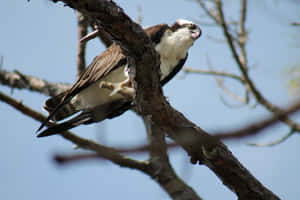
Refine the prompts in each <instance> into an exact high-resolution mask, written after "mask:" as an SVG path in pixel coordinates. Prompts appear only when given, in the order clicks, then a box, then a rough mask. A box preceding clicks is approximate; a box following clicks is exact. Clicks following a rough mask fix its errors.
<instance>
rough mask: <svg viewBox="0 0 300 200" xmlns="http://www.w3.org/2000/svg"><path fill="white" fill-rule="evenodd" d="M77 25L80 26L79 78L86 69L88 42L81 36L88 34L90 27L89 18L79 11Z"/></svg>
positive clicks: (78, 49) (78, 47)
mask: <svg viewBox="0 0 300 200" xmlns="http://www.w3.org/2000/svg"><path fill="white" fill-rule="evenodd" d="M77 26H78V40H77V57H76V60H77V79H78V78H79V77H80V76H81V74H82V73H83V72H84V70H85V66H86V64H85V49H86V42H85V41H83V42H81V41H80V40H81V38H83V37H84V36H85V35H86V34H87V29H88V21H87V19H86V18H85V17H84V16H83V15H82V14H81V13H80V12H77Z"/></svg>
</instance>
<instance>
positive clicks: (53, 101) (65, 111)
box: [43, 92, 79, 121]
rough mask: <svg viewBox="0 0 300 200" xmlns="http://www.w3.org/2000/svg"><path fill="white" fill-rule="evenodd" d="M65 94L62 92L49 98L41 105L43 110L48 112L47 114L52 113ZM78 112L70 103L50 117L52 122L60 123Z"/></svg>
mask: <svg viewBox="0 0 300 200" xmlns="http://www.w3.org/2000/svg"><path fill="white" fill-rule="evenodd" d="M65 93H66V92H62V93H60V94H59V95H57V96H54V97H51V98H49V99H48V100H47V101H46V102H45V104H44V105H43V108H44V109H45V110H46V111H48V113H52V112H53V111H54V110H55V108H56V107H57V105H59V104H60V103H61V101H62V100H63V98H64V96H65ZM78 111H79V110H76V108H75V106H74V105H73V104H71V103H67V104H66V105H64V106H63V107H62V108H61V109H59V110H58V111H57V112H56V113H55V115H54V116H53V117H52V120H53V121H60V120H63V119H65V118H67V117H69V116H71V115H73V114H74V113H76V112H78Z"/></svg>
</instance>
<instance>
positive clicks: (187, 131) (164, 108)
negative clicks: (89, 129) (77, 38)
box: [55, 0, 278, 199]
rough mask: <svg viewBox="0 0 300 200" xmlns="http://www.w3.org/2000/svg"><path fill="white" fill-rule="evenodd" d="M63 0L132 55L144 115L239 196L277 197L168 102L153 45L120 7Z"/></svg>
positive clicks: (85, 0) (138, 100)
mask: <svg viewBox="0 0 300 200" xmlns="http://www.w3.org/2000/svg"><path fill="white" fill-rule="evenodd" d="M55 1H56V0H55ZM62 1H63V2H65V3H67V5H69V6H71V7H72V8H74V9H77V10H79V11H80V12H82V13H83V14H85V15H87V16H89V17H90V19H91V20H94V21H95V23H96V24H98V25H99V26H103V28H104V30H105V31H106V32H108V33H110V34H111V35H112V37H113V38H114V39H115V40H116V41H118V42H121V46H122V47H123V49H124V50H125V52H126V53H127V55H130V57H129V59H130V62H131V64H135V65H134V66H136V78H135V80H136V82H137V84H136V91H137V97H136V104H137V108H138V111H139V113H140V114H141V115H143V116H146V117H148V118H149V119H150V120H151V121H153V123H154V124H155V125H156V126H158V127H160V128H161V129H162V130H163V131H165V132H167V133H168V135H169V136H170V137H171V138H172V139H173V140H175V141H176V143H178V144H181V145H182V146H183V148H184V149H185V150H186V151H187V152H188V153H189V154H190V155H191V156H192V159H193V161H195V160H199V161H201V162H202V163H204V164H205V165H207V166H208V167H209V168H210V169H211V170H213V171H214V172H215V174H216V175H217V176H218V177H219V178H220V179H222V181H223V183H224V184H225V185H227V186H228V187H229V188H230V189H232V191H233V192H235V193H236V194H237V195H238V196H239V198H240V199H278V197H276V196H275V195H274V194H273V193H272V192H270V191H269V190H268V189H266V188H265V187H264V186H263V185H262V184H261V183H259V181H258V180H256V179H255V178H254V177H253V176H252V175H251V174H250V173H249V171H248V170H247V169H245V168H244V167H243V166H242V165H241V164H240V163H239V161H238V160H237V159H236V158H234V157H233V155H232V154H231V152H230V151H229V150H228V149H227V148H226V147H225V146H224V145H223V144H221V143H219V142H217V143H214V141H209V139H210V138H211V137H209V136H208V134H207V133H205V132H204V131H203V130H202V129H200V128H199V127H197V126H196V125H195V124H193V123H192V122H190V121H189V120H187V119H186V118H185V117H184V116H183V115H182V114H181V113H179V112H178V111H176V110H174V109H173V108H172V107H171V106H170V105H169V103H168V102H167V101H166V100H165V98H164V97H163V95H162V90H161V87H160V84H159V78H158V71H159V70H158V69H159V58H158V55H157V53H156V52H155V50H154V48H153V44H152V43H151V41H150V39H149V38H148V37H147V36H146V34H145V33H144V31H143V30H142V28H141V27H140V26H139V25H138V24H135V23H133V22H132V21H131V20H130V18H129V17H128V16H127V15H126V14H125V13H124V12H123V10H122V9H121V8H119V7H118V6H116V4H115V3H114V2H112V1H105V0H98V1H93V0H82V1H77V0H62ZM131 58H133V60H131ZM142 66H143V68H142ZM187 139H188V140H189V141H190V143H189V145H187V144H188V143H186V140H187ZM192 141H193V143H191V142H192Z"/></svg>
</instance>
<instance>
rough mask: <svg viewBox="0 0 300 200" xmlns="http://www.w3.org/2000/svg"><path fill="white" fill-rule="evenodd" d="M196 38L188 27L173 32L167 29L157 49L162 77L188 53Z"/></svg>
mask: <svg viewBox="0 0 300 200" xmlns="http://www.w3.org/2000/svg"><path fill="white" fill-rule="evenodd" d="M193 42H194V40H193V39H192V38H191V36H190V32H189V30H188V29H185V28H183V29H179V30H178V31H176V32H174V33H172V32H171V31H166V32H165V33H164V35H163V37H162V39H161V41H160V43H159V44H158V45H156V47H155V50H156V51H157V52H158V53H159V54H160V62H161V65H160V70H161V73H162V77H161V79H163V78H165V77H166V76H168V75H169V74H170V73H171V72H172V71H173V69H174V67H176V65H177V64H178V63H179V61H180V60H182V59H184V58H185V57H186V55H187V51H188V50H189V48H190V47H191V46H192V44H193Z"/></svg>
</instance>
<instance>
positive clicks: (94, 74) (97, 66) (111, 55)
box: [37, 44, 127, 131]
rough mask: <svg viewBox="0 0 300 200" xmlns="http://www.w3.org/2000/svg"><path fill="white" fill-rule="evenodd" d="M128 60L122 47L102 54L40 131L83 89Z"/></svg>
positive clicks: (113, 46)
mask: <svg viewBox="0 0 300 200" xmlns="http://www.w3.org/2000/svg"><path fill="white" fill-rule="evenodd" d="M126 61H127V59H126V57H125V55H124V54H123V53H122V50H121V48H120V46H118V45H116V44H112V45H111V46H110V47H109V48H108V49H107V50H105V51H104V52H103V53H102V54H100V55H99V56H97V57H95V58H94V60H93V62H92V63H91V64H90V65H89V66H88V68H87V69H86V71H85V72H84V73H83V74H82V75H81V76H80V78H79V79H78V80H77V81H76V83H75V84H74V85H73V86H72V88H70V89H69V90H68V91H66V92H64V95H63V96H61V101H60V103H59V104H58V105H57V106H56V107H55V108H54V109H52V112H51V113H50V114H49V116H48V117H47V119H46V120H45V121H44V122H43V123H42V124H41V126H40V127H39V129H38V130H37V131H39V130H41V129H42V128H43V127H44V126H45V125H46V123H47V122H48V121H49V120H50V119H52V117H53V116H54V115H55V113H56V112H57V111H58V110H60V109H62V108H63V107H64V105H66V104H67V103H68V102H69V101H70V100H71V99H72V98H73V97H74V96H75V95H76V94H78V93H79V92H80V91H82V90H83V89H85V88H87V87H88V86H89V85H91V84H93V83H95V82H96V81H97V80H99V79H101V78H102V77H104V76H105V75H106V74H108V73H109V72H111V71H112V70H114V69H116V68H117V67H119V66H121V65H124V64H125V63H126ZM54 98H55V97H54Z"/></svg>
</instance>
